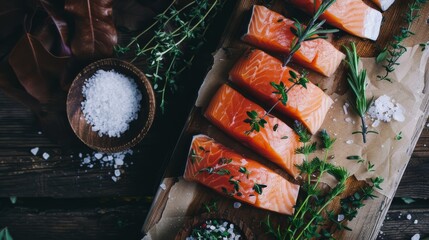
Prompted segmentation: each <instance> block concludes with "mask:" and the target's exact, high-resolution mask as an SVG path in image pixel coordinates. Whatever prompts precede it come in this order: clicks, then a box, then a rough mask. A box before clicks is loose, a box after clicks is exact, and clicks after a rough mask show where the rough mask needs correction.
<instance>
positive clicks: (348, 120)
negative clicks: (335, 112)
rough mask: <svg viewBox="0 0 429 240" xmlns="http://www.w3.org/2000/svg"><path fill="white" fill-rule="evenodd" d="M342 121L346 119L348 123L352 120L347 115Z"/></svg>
mask: <svg viewBox="0 0 429 240" xmlns="http://www.w3.org/2000/svg"><path fill="white" fill-rule="evenodd" d="M344 121H346V122H348V123H351V122H352V119H351V118H349V117H348V118H345V119H344Z"/></svg>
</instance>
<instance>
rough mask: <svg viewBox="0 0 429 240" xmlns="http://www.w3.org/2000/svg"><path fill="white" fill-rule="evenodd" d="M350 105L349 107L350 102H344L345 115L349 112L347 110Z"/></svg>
mask: <svg viewBox="0 0 429 240" xmlns="http://www.w3.org/2000/svg"><path fill="white" fill-rule="evenodd" d="M348 107H349V104H348V103H344V105H343V111H344V114H345V115H348V114H349V111H348V110H347V108H348Z"/></svg>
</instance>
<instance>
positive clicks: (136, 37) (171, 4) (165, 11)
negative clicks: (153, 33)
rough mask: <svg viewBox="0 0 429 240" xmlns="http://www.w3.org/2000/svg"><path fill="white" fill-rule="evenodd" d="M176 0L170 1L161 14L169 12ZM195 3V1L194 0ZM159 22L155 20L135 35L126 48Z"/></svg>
mask: <svg viewBox="0 0 429 240" xmlns="http://www.w3.org/2000/svg"><path fill="white" fill-rule="evenodd" d="M175 2H176V1H172V2H171V3H170V5H169V6H168V7H167V8H166V9H165V10H164V12H162V13H161V15H165V14H166V13H167V11H168V10H169V9H170V8H171V7H172V6H173V4H174V3H175ZM192 3H193V2H192ZM157 23H158V21H155V22H154V23H152V25H150V26H149V27H148V28H146V29H145V30H144V31H142V32H141V33H139V34H138V35H137V36H135V37H134V38H133V40H132V41H131V42H129V43H128V45H127V46H126V47H125V48H130V47H131V46H132V45H133V44H134V43H135V42H137V40H138V39H139V38H140V37H141V36H143V35H144V34H145V33H147V32H148V31H149V30H151V29H152V28H153V27H155V26H156V24H157Z"/></svg>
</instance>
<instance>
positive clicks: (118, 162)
mask: <svg viewBox="0 0 429 240" xmlns="http://www.w3.org/2000/svg"><path fill="white" fill-rule="evenodd" d="M115 164H116V165H118V166H122V165H124V160H122V159H115Z"/></svg>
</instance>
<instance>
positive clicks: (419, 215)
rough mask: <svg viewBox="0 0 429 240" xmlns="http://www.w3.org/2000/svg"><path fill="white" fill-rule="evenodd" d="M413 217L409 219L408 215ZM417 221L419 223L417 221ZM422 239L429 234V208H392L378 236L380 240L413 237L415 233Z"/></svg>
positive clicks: (398, 239) (399, 239) (397, 239)
mask: <svg viewBox="0 0 429 240" xmlns="http://www.w3.org/2000/svg"><path fill="white" fill-rule="evenodd" d="M408 215H409V217H410V218H411V219H408V218H407V216H408ZM415 221H417V223H415ZM417 233H418V234H420V237H421V238H420V239H423V238H425V237H428V236H429V209H428V208H423V209H397V210H390V211H389V212H388V214H387V215H386V219H385V220H384V223H383V226H382V227H381V230H380V233H379V235H378V237H377V239H378V240H382V239H384V240H403V239H411V237H412V236H414V234H417Z"/></svg>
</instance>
